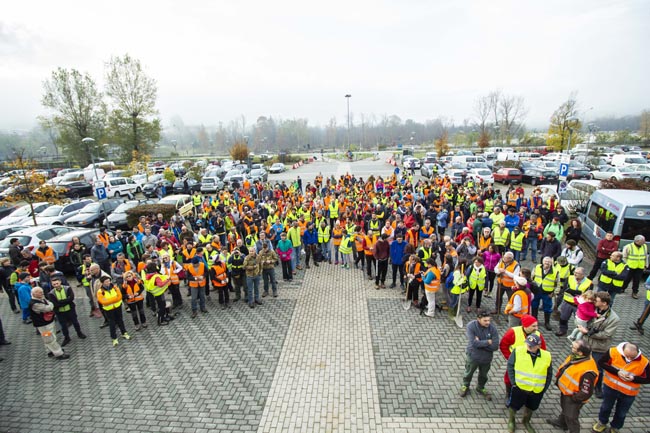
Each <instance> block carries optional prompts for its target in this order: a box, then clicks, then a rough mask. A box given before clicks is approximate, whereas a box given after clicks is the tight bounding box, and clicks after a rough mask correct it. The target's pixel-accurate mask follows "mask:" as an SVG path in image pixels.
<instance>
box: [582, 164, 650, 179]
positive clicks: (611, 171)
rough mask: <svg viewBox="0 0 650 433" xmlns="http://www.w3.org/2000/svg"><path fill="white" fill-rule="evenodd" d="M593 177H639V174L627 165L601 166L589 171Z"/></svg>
mask: <svg viewBox="0 0 650 433" xmlns="http://www.w3.org/2000/svg"><path fill="white" fill-rule="evenodd" d="M591 175H592V176H593V178H594V179H597V180H609V179H616V180H621V179H640V178H641V175H640V174H639V173H637V172H635V171H632V170H631V169H629V168H627V167H603V168H601V169H599V170H594V171H592V172H591Z"/></svg>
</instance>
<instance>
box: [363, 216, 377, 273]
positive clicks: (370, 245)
mask: <svg viewBox="0 0 650 433" xmlns="http://www.w3.org/2000/svg"><path fill="white" fill-rule="evenodd" d="M376 243H377V235H375V233H374V232H373V231H372V230H370V229H368V233H367V234H366V236H364V238H363V253H364V254H365V255H366V269H367V272H368V279H369V280H372V278H373V277H372V274H373V269H374V268H375V263H376V260H375V244H376Z"/></svg>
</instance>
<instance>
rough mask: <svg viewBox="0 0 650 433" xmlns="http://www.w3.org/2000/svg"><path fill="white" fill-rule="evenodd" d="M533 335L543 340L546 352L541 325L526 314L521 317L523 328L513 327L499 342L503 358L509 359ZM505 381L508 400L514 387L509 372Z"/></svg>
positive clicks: (543, 347) (542, 345)
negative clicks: (540, 330) (540, 329)
mask: <svg viewBox="0 0 650 433" xmlns="http://www.w3.org/2000/svg"><path fill="white" fill-rule="evenodd" d="M531 334H534V335H537V336H539V338H540V339H541V340H542V343H541V347H542V349H544V350H546V340H544V336H543V335H542V334H541V333H540V332H539V324H538V323H537V319H536V318H534V317H533V316H531V315H530V314H524V315H523V316H521V326H513V327H512V328H510V329H508V330H507V331H506V333H505V334H503V337H502V338H501V341H500V342H499V350H500V351H501V353H502V354H503V357H504V358H505V359H509V358H510V354H511V353H512V351H513V350H515V348H517V347H518V346H521V345H523V344H524V343H525V340H526V337H528V336H529V335H531ZM503 381H504V383H505V385H506V399H508V397H509V396H510V388H511V387H512V385H511V384H510V379H509V378H508V373H507V372H506V374H505V376H504V378H503Z"/></svg>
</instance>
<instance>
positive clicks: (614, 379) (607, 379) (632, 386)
mask: <svg viewBox="0 0 650 433" xmlns="http://www.w3.org/2000/svg"><path fill="white" fill-rule="evenodd" d="M609 358H610V360H611V361H610V362H611V366H612V367H616V368H617V369H619V370H624V371H627V372H629V373H632V374H634V375H635V376H641V375H643V372H644V371H645V369H646V367H647V366H648V359H647V358H646V357H645V356H643V355H641V356H639V357H637V358H636V359H634V360H633V361H631V362H629V363H628V362H626V361H625V358H624V357H623V355H621V354H620V353H619V351H618V348H617V347H610V349H609ZM603 373H604V374H605V375H604V376H603V385H607V386H608V387H610V388H612V389H614V390H616V391H620V392H622V393H623V394H625V395H630V396H635V395H637V394H638V393H639V389H640V388H641V384H639V383H634V382H625V381H623V380H621V378H620V377H618V375H617V374H612V373H610V372H609V371H607V370H603Z"/></svg>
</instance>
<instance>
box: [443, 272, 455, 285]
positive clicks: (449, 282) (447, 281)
mask: <svg viewBox="0 0 650 433" xmlns="http://www.w3.org/2000/svg"><path fill="white" fill-rule="evenodd" d="M452 287H454V272H453V271H451V270H450V271H449V274H447V278H445V288H447V289H451V288H452Z"/></svg>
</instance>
